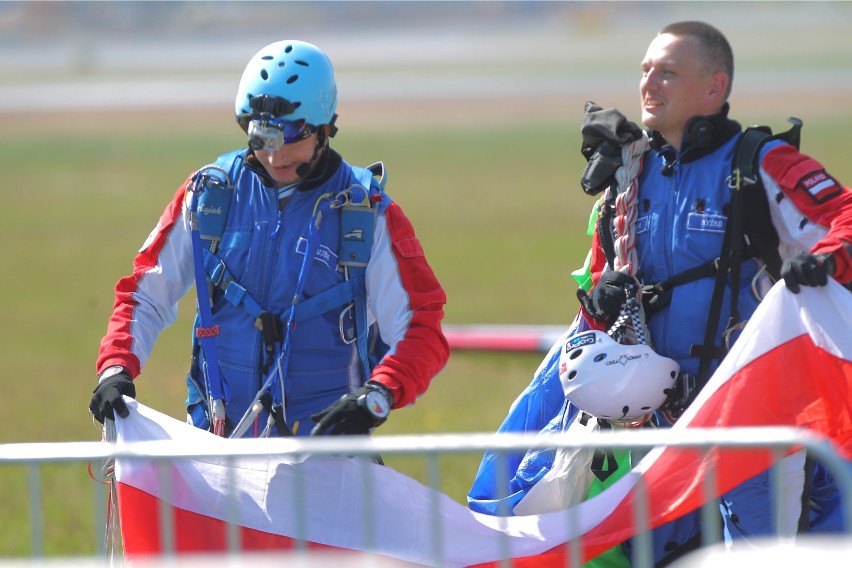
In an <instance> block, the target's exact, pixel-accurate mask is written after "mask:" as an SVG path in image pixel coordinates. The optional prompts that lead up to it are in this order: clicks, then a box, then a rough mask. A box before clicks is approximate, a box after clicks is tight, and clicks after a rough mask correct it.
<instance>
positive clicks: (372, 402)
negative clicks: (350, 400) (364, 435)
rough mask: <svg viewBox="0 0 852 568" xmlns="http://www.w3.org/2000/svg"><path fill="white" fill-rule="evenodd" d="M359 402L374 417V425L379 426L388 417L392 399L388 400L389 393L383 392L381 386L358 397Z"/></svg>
mask: <svg viewBox="0 0 852 568" xmlns="http://www.w3.org/2000/svg"><path fill="white" fill-rule="evenodd" d="M357 403H358V406H360V407H361V408H363V409H364V410H366V411H367V414H368V415H369V416H370V417H371V418H372V420H373V426H378V425H379V424H381V423H383V422H384V421H385V420H387V419H388V414H390V409H391V401H390V400H388V395H386V394H385V393H384V392H382V390H381V387H379V388H371V389H368V390H367V392H365V393H364V394H362V395H361V396H359V397H358V400H357Z"/></svg>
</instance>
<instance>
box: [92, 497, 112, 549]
mask: <svg viewBox="0 0 852 568" xmlns="http://www.w3.org/2000/svg"><path fill="white" fill-rule="evenodd" d="M106 487H109V485H107V486H106ZM92 491H93V492H94V497H93V499H94V502H95V554H96V555H97V556H98V557H99V558H103V557H106V553H107V546H106V539H107V531H106V526H107V510H106V509H107V497H106V494H107V492H106V491H104V485H103V484H101V483H94V484H93V488H92Z"/></svg>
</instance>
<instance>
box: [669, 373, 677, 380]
mask: <svg viewBox="0 0 852 568" xmlns="http://www.w3.org/2000/svg"><path fill="white" fill-rule="evenodd" d="M670 374H671V376H672V378H673V379H674V378H675V377H677V371H672V372H671V373H670Z"/></svg>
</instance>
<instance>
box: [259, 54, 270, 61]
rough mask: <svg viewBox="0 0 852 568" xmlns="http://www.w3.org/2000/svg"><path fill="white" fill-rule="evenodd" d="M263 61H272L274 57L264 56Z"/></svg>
mask: <svg viewBox="0 0 852 568" xmlns="http://www.w3.org/2000/svg"><path fill="white" fill-rule="evenodd" d="M261 59H263V60H264V61H269V60H271V59H272V56H271V55H264V56H263V57H261Z"/></svg>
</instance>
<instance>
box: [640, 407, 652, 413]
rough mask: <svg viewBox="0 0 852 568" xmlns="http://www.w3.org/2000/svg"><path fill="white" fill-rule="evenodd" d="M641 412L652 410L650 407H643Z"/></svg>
mask: <svg viewBox="0 0 852 568" xmlns="http://www.w3.org/2000/svg"><path fill="white" fill-rule="evenodd" d="M642 410H644V411H645V412H650V411H651V410H652V409H651V407H650V406H643V407H642Z"/></svg>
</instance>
